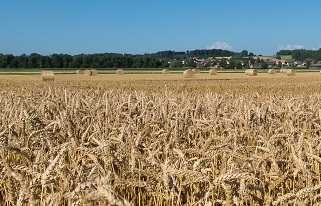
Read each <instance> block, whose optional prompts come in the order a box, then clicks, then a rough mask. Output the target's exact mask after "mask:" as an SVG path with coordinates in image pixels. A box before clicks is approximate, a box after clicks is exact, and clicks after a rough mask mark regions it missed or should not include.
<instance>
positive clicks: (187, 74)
mask: <svg viewBox="0 0 321 206" xmlns="http://www.w3.org/2000/svg"><path fill="white" fill-rule="evenodd" d="M183 74H184V77H185V78H193V77H194V74H195V73H194V72H193V70H192V69H187V70H185V71H184V72H183Z"/></svg>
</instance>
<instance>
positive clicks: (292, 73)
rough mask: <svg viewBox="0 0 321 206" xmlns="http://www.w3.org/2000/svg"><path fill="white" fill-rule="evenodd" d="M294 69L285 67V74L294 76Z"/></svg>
mask: <svg viewBox="0 0 321 206" xmlns="http://www.w3.org/2000/svg"><path fill="white" fill-rule="evenodd" d="M295 73H296V72H295V70H294V69H287V70H286V75H288V76H295Z"/></svg>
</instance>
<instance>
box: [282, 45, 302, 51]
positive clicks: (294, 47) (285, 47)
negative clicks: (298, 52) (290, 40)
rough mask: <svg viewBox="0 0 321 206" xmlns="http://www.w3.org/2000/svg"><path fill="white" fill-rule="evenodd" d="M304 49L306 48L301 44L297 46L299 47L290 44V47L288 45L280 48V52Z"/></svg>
mask: <svg viewBox="0 0 321 206" xmlns="http://www.w3.org/2000/svg"><path fill="white" fill-rule="evenodd" d="M303 48H304V46H302V45H299V44H297V45H290V44H288V45H286V46H283V45H282V46H279V50H295V49H303Z"/></svg>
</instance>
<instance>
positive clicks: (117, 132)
mask: <svg viewBox="0 0 321 206" xmlns="http://www.w3.org/2000/svg"><path fill="white" fill-rule="evenodd" d="M316 74H318V75H316ZM106 80H108V81H106ZM320 82H321V75H319V73H304V74H303V73H297V74H296V76H286V75H278V74H276V75H269V74H267V73H266V74H263V73H260V75H258V76H257V77H255V78H253V77H250V76H247V75H244V73H242V74H220V75H208V74H199V75H197V76H196V77H195V78H192V79H185V78H184V76H183V75H182V74H171V75H161V74H159V75H131V74H128V75H127V74H126V75H116V74H113V75H98V76H93V77H91V78H88V77H86V76H85V75H81V76H80V75H76V74H73V75H55V81H47V82H43V81H41V80H40V79H39V75H28V76H23V75H21V76H18V75H15V76H10V75H5V76H0V113H1V119H0V202H1V205H24V204H26V205H91V204H92V205H98V204H100V205H108V204H109V205H285V204H286V205H317V204H320V202H321V196H320V193H321V192H320V188H321V174H320V166H321V165H320V164H321V157H320V154H321V84H320Z"/></svg>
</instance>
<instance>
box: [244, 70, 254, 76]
mask: <svg viewBox="0 0 321 206" xmlns="http://www.w3.org/2000/svg"><path fill="white" fill-rule="evenodd" d="M245 74H246V75H249V76H256V75H257V70H256V69H247V70H245Z"/></svg>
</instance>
